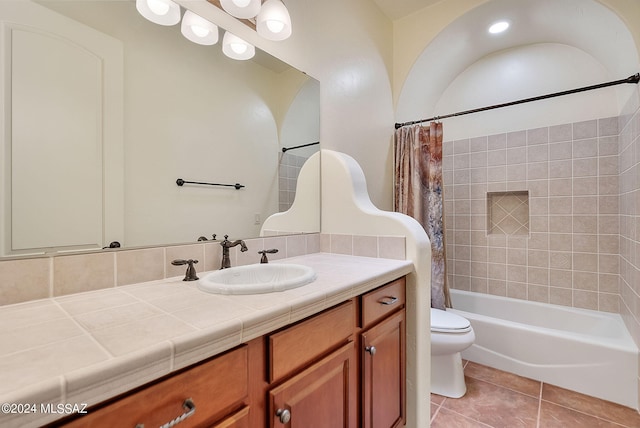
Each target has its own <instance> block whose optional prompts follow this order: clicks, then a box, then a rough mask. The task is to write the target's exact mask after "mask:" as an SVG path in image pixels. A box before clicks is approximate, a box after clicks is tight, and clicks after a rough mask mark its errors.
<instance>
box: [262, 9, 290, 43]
mask: <svg viewBox="0 0 640 428" xmlns="http://www.w3.org/2000/svg"><path fill="white" fill-rule="evenodd" d="M256 30H257V31H258V34H260V35H261V36H262V37H264V38H265V39H267V40H284V39H286V38H288V37H289V36H291V16H289V11H288V10H287V8H286V7H285V5H284V3H282V2H281V1H280V0H267V1H266V2H264V4H263V5H262V8H261V9H260V13H258V16H256Z"/></svg>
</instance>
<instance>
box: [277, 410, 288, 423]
mask: <svg viewBox="0 0 640 428" xmlns="http://www.w3.org/2000/svg"><path fill="white" fill-rule="evenodd" d="M276 416H277V417H278V419H279V420H280V423H281V424H288V423H289V421H290V420H291V412H290V411H289V410H287V409H284V410H283V409H278V410H276Z"/></svg>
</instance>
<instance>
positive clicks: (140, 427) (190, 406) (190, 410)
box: [136, 398, 196, 428]
mask: <svg viewBox="0 0 640 428" xmlns="http://www.w3.org/2000/svg"><path fill="white" fill-rule="evenodd" d="M182 407H183V408H184V409H185V410H186V412H184V413H183V414H181V415H180V416H178V417H177V418H175V419H173V420H170V421H169V422H167V423H166V424H164V425H160V428H171V427H174V426H176V425H178V424H179V423H180V422H182V421H184V420H185V419H187V418H188V417H189V416H193V414H194V413H195V412H196V405H195V403H194V402H193V400H192V399H191V398H187V399H186V400H184V403H182ZM136 428H144V424H137V425H136Z"/></svg>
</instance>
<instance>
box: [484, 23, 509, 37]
mask: <svg viewBox="0 0 640 428" xmlns="http://www.w3.org/2000/svg"><path fill="white" fill-rule="evenodd" d="M507 28H509V23H508V22H507V21H500V22H496V23H495V24H493V25H492V26H491V27H489V32H490V33H491V34H498V33H502V32H503V31H505V30H506V29H507Z"/></svg>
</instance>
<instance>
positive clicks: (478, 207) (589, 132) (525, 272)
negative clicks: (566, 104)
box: [443, 117, 620, 313]
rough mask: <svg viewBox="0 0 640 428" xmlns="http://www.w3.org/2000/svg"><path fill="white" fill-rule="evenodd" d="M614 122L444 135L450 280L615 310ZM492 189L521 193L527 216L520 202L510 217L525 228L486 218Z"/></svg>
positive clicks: (501, 292) (491, 290)
mask: <svg viewBox="0 0 640 428" xmlns="http://www.w3.org/2000/svg"><path fill="white" fill-rule="evenodd" d="M618 122H619V121H618V118H617V117H613V118H606V119H600V120H591V121H586V122H580V123H569V124H565V125H558V126H550V127H545V128H537V129H529V130H525V131H518V132H511V133H506V134H499V135H490V136H484V137H478V138H470V139H466V140H460V141H449V142H445V143H444V160H443V169H444V173H443V175H444V197H445V228H446V235H445V239H446V244H447V269H448V278H449V281H450V282H449V284H450V286H451V287H452V288H457V289H463V290H470V291H475V292H481V293H489V294H495V295H500V296H508V297H514V298H518V299H525V300H533V301H539V302H546V303H554V304H560V305H566V306H574V307H579V308H588V309H596V310H601V311H607V312H616V313H617V312H619V311H620V295H619V288H618V280H619V274H618V273H619V251H618V247H619V241H620V236H619V226H618V224H619V208H618V195H619V190H618V189H619V170H618V147H619V124H618ZM445 132H446V130H445ZM501 192H504V193H502V194H503V195H507V196H508V195H520V196H522V195H526V197H527V198H528V201H527V202H528V219H527V218H525V217H524V214H527V212H526V210H522V209H520V210H517V212H518V213H519V214H517V215H516V218H515V220H517V222H518V223H519V224H522V225H523V226H524V225H526V227H527V228H528V230H526V229H524V228H520V229H518V231H519V233H509V230H510V229H509V228H506V229H505V228H503V229H504V230H503V229H501V228H495V227H493V228H492V227H491V225H492V224H493V223H492V219H491V218H487V213H488V212H489V213H490V212H492V211H493V212H503V211H502V210H501V207H498V206H494V205H492V204H494V203H495V202H492V201H494V200H505V199H504V198H496V197H495V195H496V194H497V195H500V194H501ZM488 196H489V198H488ZM491 196H493V198H492V197H491ZM508 202H509V203H511V204H513V203H514V200H510V201H508ZM524 202H525V201H522V203H523V204H524ZM521 208H522V207H521ZM505 230H506V231H505ZM513 230H515V229H513Z"/></svg>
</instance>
